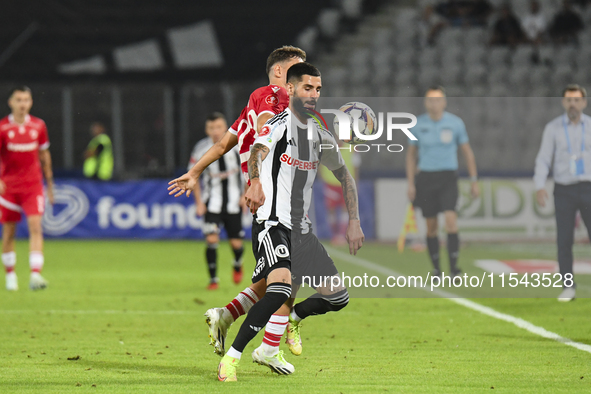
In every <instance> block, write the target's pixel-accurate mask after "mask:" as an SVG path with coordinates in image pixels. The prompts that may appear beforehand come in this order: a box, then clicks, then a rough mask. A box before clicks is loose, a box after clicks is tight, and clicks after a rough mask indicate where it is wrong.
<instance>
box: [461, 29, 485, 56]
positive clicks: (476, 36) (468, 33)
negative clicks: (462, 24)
mask: <svg viewBox="0 0 591 394" xmlns="http://www.w3.org/2000/svg"><path fill="white" fill-rule="evenodd" d="M486 39H487V34H486V30H485V29H483V28H481V27H472V28H468V29H464V31H463V34H462V41H463V44H464V48H465V49H468V50H471V49H473V48H475V47H479V48H482V46H483V45H485V44H486Z"/></svg>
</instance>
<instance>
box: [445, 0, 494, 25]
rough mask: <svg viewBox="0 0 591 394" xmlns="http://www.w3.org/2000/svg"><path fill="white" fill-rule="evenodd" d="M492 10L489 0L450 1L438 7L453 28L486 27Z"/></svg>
mask: <svg viewBox="0 0 591 394" xmlns="http://www.w3.org/2000/svg"><path fill="white" fill-rule="evenodd" d="M492 10H493V8H492V6H491V5H490V3H489V2H488V0H448V1H446V2H442V3H439V4H438V5H437V6H436V11H437V12H438V13H439V14H440V15H443V16H444V17H445V18H447V19H448V21H449V22H450V24H451V25H453V26H484V25H486V23H487V19H488V16H489V15H490V13H491V12H492Z"/></svg>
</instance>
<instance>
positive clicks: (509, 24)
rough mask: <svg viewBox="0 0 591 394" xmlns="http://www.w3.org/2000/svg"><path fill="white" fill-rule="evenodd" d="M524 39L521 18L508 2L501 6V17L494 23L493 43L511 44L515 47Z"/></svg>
mask: <svg viewBox="0 0 591 394" xmlns="http://www.w3.org/2000/svg"><path fill="white" fill-rule="evenodd" d="M523 40H524V34H523V30H521V24H520V23H519V20H518V19H517V17H516V16H515V14H513V10H512V9H511V6H510V5H509V4H507V3H505V4H503V5H502V6H501V11H500V17H499V19H497V21H496V22H495V24H494V27H493V36H492V39H491V45H509V46H511V47H515V46H517V45H518V44H520V43H522V42H523Z"/></svg>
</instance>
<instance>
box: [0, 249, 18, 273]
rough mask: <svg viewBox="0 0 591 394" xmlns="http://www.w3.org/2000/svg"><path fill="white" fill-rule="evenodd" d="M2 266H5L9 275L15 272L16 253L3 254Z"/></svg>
mask: <svg viewBox="0 0 591 394" xmlns="http://www.w3.org/2000/svg"><path fill="white" fill-rule="evenodd" d="M2 264H4V268H5V269H6V272H7V273H8V272H12V271H14V266H15V265H16V252H8V253H2Z"/></svg>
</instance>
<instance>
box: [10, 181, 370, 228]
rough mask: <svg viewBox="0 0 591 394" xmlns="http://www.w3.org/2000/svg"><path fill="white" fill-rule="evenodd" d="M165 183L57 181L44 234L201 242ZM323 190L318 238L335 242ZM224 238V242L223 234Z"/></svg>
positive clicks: (366, 206) (364, 198) (195, 224)
mask: <svg viewBox="0 0 591 394" xmlns="http://www.w3.org/2000/svg"><path fill="white" fill-rule="evenodd" d="M167 186H168V185H167V181H166V180H144V181H126V182H96V181H91V180H67V181H65V180H58V181H57V182H56V185H55V190H54V195H55V205H54V206H53V207H51V206H49V204H47V206H46V211H45V215H44V216H43V231H44V233H45V235H47V236H48V237H57V238H59V237H63V238H137V239H182V238H202V237H203V233H202V231H201V226H202V224H203V220H202V218H201V217H198V216H197V215H196V213H195V201H194V199H193V197H192V196H191V197H190V198H184V197H183V198H173V197H171V196H169V195H168V192H167V189H166V188H167ZM359 189H360V190H359V194H360V211H361V217H362V218H363V222H362V225H364V229H367V230H366V232H365V233H366V236H368V237H373V236H374V234H375V232H374V220H373V212H374V209H373V206H374V204H373V200H374V197H373V184H372V183H371V182H362V184H361V185H360V187H359ZM323 204H324V199H323V195H322V187H321V185H320V184H318V185H316V186H315V192H314V206H315V207H317V208H318V209H315V210H314V211H315V213H314V215H315V218H313V221H314V222H315V223H317V230H316V231H317V233H318V235H319V236H320V237H321V238H324V237H325V238H329V237H330V228H329V226H328V224H327V223H326V222H327V219H326V210H325V209H324V208H323V207H324V205H323ZM251 220H252V217H251V216H250V214H248V213H247V214H245V215H244V216H243V225H244V227H245V230H246V238H247V239H248V238H249V237H250V221H251ZM17 235H18V236H19V237H25V236H27V228H26V223H25V222H24V221H22V222H21V223H19V226H18V233H17ZM222 236H223V237H225V234H224V232H222Z"/></svg>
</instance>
